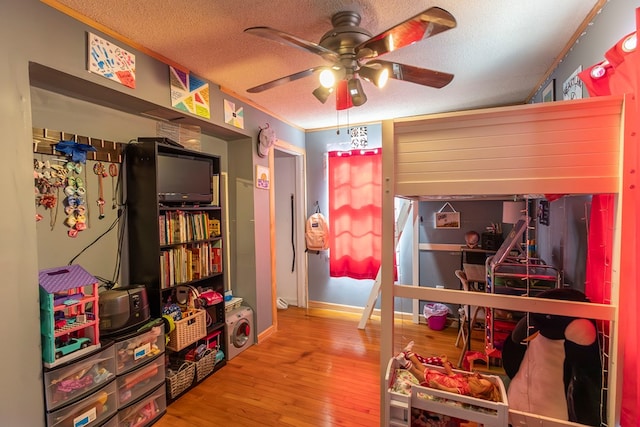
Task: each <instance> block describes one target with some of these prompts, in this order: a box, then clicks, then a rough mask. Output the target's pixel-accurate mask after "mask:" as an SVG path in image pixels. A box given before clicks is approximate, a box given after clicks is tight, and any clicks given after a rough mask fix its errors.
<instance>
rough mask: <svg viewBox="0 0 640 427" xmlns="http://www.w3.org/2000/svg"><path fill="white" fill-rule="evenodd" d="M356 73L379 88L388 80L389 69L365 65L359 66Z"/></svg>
mask: <svg viewBox="0 0 640 427" xmlns="http://www.w3.org/2000/svg"><path fill="white" fill-rule="evenodd" d="M358 74H359V75H360V77H362V78H363V79H365V80H367V81H370V82H371V83H373V84H374V85H376V86H377V87H379V88H382V87H384V86H385V85H386V84H387V81H388V80H389V69H388V68H386V67H376V68H374V67H372V66H368V65H365V66H364V67H362V68H360V71H358Z"/></svg>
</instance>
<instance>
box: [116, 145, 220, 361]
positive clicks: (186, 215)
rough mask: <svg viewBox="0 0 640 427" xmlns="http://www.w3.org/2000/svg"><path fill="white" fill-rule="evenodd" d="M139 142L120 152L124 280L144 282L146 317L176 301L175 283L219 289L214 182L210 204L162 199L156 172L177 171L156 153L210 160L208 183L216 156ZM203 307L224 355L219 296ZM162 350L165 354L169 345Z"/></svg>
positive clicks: (172, 173) (217, 170) (209, 330)
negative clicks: (125, 255) (125, 247)
mask: <svg viewBox="0 0 640 427" xmlns="http://www.w3.org/2000/svg"><path fill="white" fill-rule="evenodd" d="M139 141H140V142H134V143H131V144H129V145H128V146H127V150H126V156H125V173H126V184H127V186H126V203H127V227H128V236H129V247H128V249H129V280H130V283H131V284H136V285H144V286H145V287H146V289H147V293H148V298H149V306H150V312H151V316H152V317H155V318H159V317H162V310H163V307H164V306H165V304H166V303H167V302H169V301H172V302H176V290H177V289H178V287H180V286H184V285H189V286H192V287H194V288H199V289H203V290H208V289H210V290H213V291H215V292H218V293H219V294H221V295H223V294H224V271H223V269H222V266H223V262H222V245H223V238H222V233H221V231H222V229H223V224H222V208H221V206H220V204H219V203H217V201H219V200H220V195H219V186H216V185H215V184H212V188H213V191H214V197H213V203H210V202H201V201H200V202H198V201H196V202H194V201H187V202H181V201H177V200H175V199H173V200H169V201H167V200H166V199H165V198H164V197H163V196H161V195H159V186H160V185H161V182H166V179H167V177H166V176H161V174H162V173H166V174H168V175H170V176H171V177H174V176H179V175H180V174H179V173H176V172H177V171H175V170H174V171H172V170H166V169H164V170H163V169H162V167H166V166H163V165H160V164H159V157H163V156H178V157H180V158H187V159H195V160H198V159H206V160H207V161H211V162H212V163H213V170H212V177H209V179H212V180H214V182H215V177H216V176H217V177H218V178H219V176H220V158H219V157H218V156H215V155H211V154H207V153H202V152H198V151H194V150H189V149H185V148H181V147H177V146H173V145H167V144H165V143H163V142H162V140H161V139H160V138H158V139H157V140H154V139H153V138H144V140H143V139H142V138H140V139H139ZM160 160H162V159H160ZM214 257H215V259H214ZM171 259H172V260H173V265H171V261H170V260H171ZM178 263H179V264H180V267H178V265H177V264H178ZM163 264H164V266H163ZM205 309H206V311H207V314H208V316H207V318H208V321H207V335H209V334H210V333H212V332H215V331H221V334H222V336H221V337H220V339H219V344H220V348H221V350H222V351H223V352H225V354H226V348H224V345H225V340H224V301H220V302H219V303H216V304H214V305H209V306H207V307H205ZM203 338H204V337H203ZM201 342H202V341H201V340H200V341H198V342H195V343H193V344H191V345H189V346H188V347H187V348H185V349H182V350H181V351H180V352H179V353H180V354H183V353H186V352H187V351H188V350H190V349H192V348H195V347H196V346H197V345H198V344H199V343H201ZM167 353H168V354H169V355H171V354H170V353H171V352H170V351H169V350H167ZM224 363H225V362H224V360H223V361H222V362H220V363H218V364H216V366H215V369H214V370H213V372H215V371H216V370H218V369H219V368H220V367H222V366H223V365H224Z"/></svg>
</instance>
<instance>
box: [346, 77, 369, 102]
mask: <svg viewBox="0 0 640 427" xmlns="http://www.w3.org/2000/svg"><path fill="white" fill-rule="evenodd" d="M347 88H348V89H349V96H350V97H351V102H353V105H354V106H356V107H359V106H361V105H362V104H364V103H365V102H367V95H365V93H364V90H362V82H360V80H359V79H355V78H353V79H350V80H349V81H348V82H347Z"/></svg>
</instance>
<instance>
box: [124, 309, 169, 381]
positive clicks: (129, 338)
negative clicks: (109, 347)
mask: <svg viewBox="0 0 640 427" xmlns="http://www.w3.org/2000/svg"><path fill="white" fill-rule="evenodd" d="M162 353H164V324H163V322H162V321H159V322H156V323H155V324H154V326H152V327H150V328H149V329H146V330H144V331H142V332H137V333H135V334H129V335H126V336H125V337H120V338H116V374H117V375H121V374H124V373H126V372H129V371H131V370H133V369H135V368H136V367H138V366H140V365H143V364H145V363H147V362H148V361H149V360H150V359H153V358H154V357H156V356H158V355H160V354H162Z"/></svg>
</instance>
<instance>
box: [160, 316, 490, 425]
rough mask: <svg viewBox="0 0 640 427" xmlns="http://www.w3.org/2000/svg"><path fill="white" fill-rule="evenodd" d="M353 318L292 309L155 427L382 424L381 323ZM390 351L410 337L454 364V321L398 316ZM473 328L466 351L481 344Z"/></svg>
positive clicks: (420, 350) (425, 351) (179, 401)
mask: <svg viewBox="0 0 640 427" xmlns="http://www.w3.org/2000/svg"><path fill="white" fill-rule="evenodd" d="M359 320H360V316H359V315H354V314H348V313H343V312H337V311H330V310H321V309H302V308H297V307H290V308H288V309H287V310H280V311H278V331H277V332H275V333H274V334H272V335H271V336H270V337H269V338H268V339H265V340H263V342H261V343H259V344H257V345H254V346H252V347H250V348H248V349H247V350H245V351H244V352H242V353H241V354H240V355H238V356H237V357H235V358H233V359H232V360H230V361H228V362H227V364H226V366H224V367H222V368H221V369H220V370H218V371H217V372H215V373H214V374H213V375H211V376H210V377H208V378H207V379H206V380H204V381H203V382H202V383H200V384H198V385H197V386H196V387H194V388H193V389H191V390H190V391H188V392H187V393H185V394H184V395H183V396H181V397H179V398H178V399H177V400H176V401H175V402H173V403H172V404H171V405H170V406H169V407H168V408H167V413H166V414H165V415H164V416H163V417H162V418H161V419H160V420H159V421H158V422H157V423H156V424H155V426H157V427H209V426H211V427H212V426H223V427H227V426H230V427H243V426H292V427H294V426H295V427H305V426H314V427H317V426H327V427H329V426H331V427H333V426H366V427H373V426H379V425H380V366H379V364H380V360H379V358H380V349H379V343H380V320H379V318H377V317H375V316H372V318H371V320H369V322H368V324H367V327H366V329H364V330H360V329H358V327H357V326H358V322H359ZM395 325H396V326H395V341H396V346H395V348H397V349H400V348H402V347H404V345H406V343H408V342H409V341H411V340H413V341H415V346H414V351H416V352H417V353H420V354H422V355H425V356H438V355H441V354H446V355H447V356H448V357H449V359H450V360H451V361H453V362H454V364H455V363H457V360H458V356H459V354H460V351H461V349H460V348H456V347H455V345H454V344H455V341H456V336H457V332H458V330H457V325H456V324H452V325H450V326H448V327H447V328H445V329H444V330H442V331H433V330H431V329H429V327H428V326H427V325H425V324H420V325H416V324H413V323H412V322H411V316H409V315H406V316H402V317H398V316H396V324H395ZM481 339H482V331H474V333H473V337H472V348H473V349H475V350H480V349H481V348H482V347H483V343H482V341H481Z"/></svg>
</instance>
